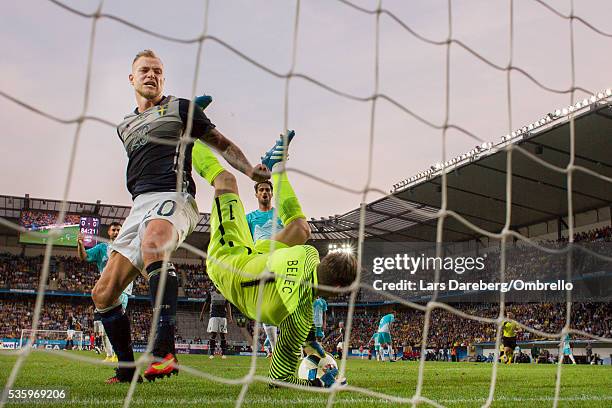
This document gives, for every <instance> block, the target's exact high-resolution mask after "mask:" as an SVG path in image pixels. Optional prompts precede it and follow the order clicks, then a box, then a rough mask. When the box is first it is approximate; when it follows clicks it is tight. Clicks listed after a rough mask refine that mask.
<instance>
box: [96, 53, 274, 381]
mask: <svg viewBox="0 0 612 408" xmlns="http://www.w3.org/2000/svg"><path fill="white" fill-rule="evenodd" d="M128 79H129V82H130V84H131V86H132V87H133V88H134V92H135V97H136V104H137V106H136V108H135V109H134V111H133V112H131V113H129V114H128V115H127V116H126V117H125V119H124V120H123V122H122V123H121V124H120V125H119V126H118V127H117V134H118V136H119V138H120V140H121V141H122V143H123V145H124V148H125V150H126V152H127V156H128V166H127V172H126V175H127V188H128V191H129V192H130V193H131V195H132V199H133V200H134V204H133V206H132V209H131V211H130V214H129V215H128V217H127V218H126V219H125V221H124V224H123V228H122V229H121V232H120V233H119V235H118V236H117V238H116V239H115V242H114V243H113V246H112V253H111V255H110V258H109V260H108V263H107V265H106V269H105V271H104V273H103V274H102V275H101V276H100V279H99V280H98V282H97V283H96V285H95V287H94V289H93V291H92V296H93V299H94V303H95V304H96V308H97V309H98V311H99V312H100V314H101V316H102V323H103V324H104V329H105V330H106V333H107V334H108V337H109V339H110V341H111V343H112V345H113V348H114V350H115V352H116V353H117V356H118V358H119V361H120V362H127V363H129V362H133V361H134V352H133V349H132V339H131V328H130V321H129V320H128V318H127V316H126V315H125V311H124V310H123V308H122V306H121V301H120V300H119V297H120V295H121V293H122V292H123V290H124V289H125V288H126V287H127V286H128V285H129V284H130V282H132V281H133V280H134V278H135V277H136V276H137V275H138V274H139V273H142V274H143V275H144V276H145V277H146V278H147V279H148V280H149V290H150V297H151V303H152V304H153V305H154V304H155V303H156V300H157V293H158V287H159V286H160V284H159V282H160V279H162V275H164V278H165V285H164V288H163V289H162V290H160V299H159V300H160V310H159V321H158V322H156V324H157V336H156V337H155V341H154V345H153V356H154V357H155V358H156V360H155V361H154V362H152V363H151V364H150V365H149V367H148V368H147V369H146V370H145V372H144V376H145V378H147V379H148V380H155V379H156V378H162V377H165V376H168V375H170V374H176V373H178V364H177V359H176V350H175V345H174V338H175V326H176V308H177V297H178V277H177V273H176V269H175V267H174V265H173V264H172V263H171V262H169V261H167V260H168V259H169V258H170V255H171V254H172V252H173V251H174V250H176V249H177V248H178V247H179V246H180V245H181V244H182V243H183V241H184V240H185V239H186V238H187V236H189V234H191V232H192V231H193V229H194V228H195V226H196V225H197V223H198V220H199V218H200V216H199V213H198V208H197V205H196V201H195V198H194V197H195V183H194V181H193V178H192V177H191V151H192V150H191V143H189V144H188V145H181V144H180V143H179V142H180V139H181V137H182V136H183V133H184V132H185V130H186V128H187V127H190V129H191V133H190V135H189V136H191V137H193V138H196V139H200V140H202V141H203V142H205V143H207V144H209V145H210V146H212V147H213V148H215V149H216V150H217V151H218V152H220V154H221V155H222V156H223V157H224V158H225V160H227V161H228V163H230V164H231V165H232V166H233V167H234V168H236V169H237V170H239V171H241V172H243V173H244V174H246V175H247V176H248V177H250V178H252V179H253V181H263V180H265V179H267V178H269V177H270V175H269V172H267V171H260V170H261V169H260V168H259V167H257V168H255V167H253V166H251V164H250V163H249V161H248V160H247V159H246V157H245V156H244V154H243V153H242V151H241V150H240V149H239V148H238V147H237V146H236V145H235V144H234V143H232V142H231V141H230V140H229V139H227V138H226V137H225V136H224V135H223V134H222V133H221V132H219V131H218V130H216V129H215V126H214V125H213V124H212V123H211V122H210V120H209V119H208V118H207V117H206V115H205V114H204V113H203V111H202V109H195V106H194V107H192V109H190V106H191V102H190V101H189V100H187V99H180V98H176V97H174V96H171V95H164V94H163V91H164V84H165V76H164V65H163V63H162V61H161V59H160V58H159V57H158V56H157V55H156V54H155V53H154V52H153V51H151V50H144V51H141V52H139V53H138V54H137V55H136V57H135V58H134V60H133V61H132V67H131V73H130V74H129V76H128ZM190 110H191V111H192V118H191V121H190V120H189V115H190ZM189 122H191V123H189ZM180 159H182V162H181V160H180ZM180 170H182V174H179V171H180ZM179 177H180V178H181V179H182V183H181V184H178V185H177V182H178V178H179ZM134 372H135V368H134V367H120V368H119V369H118V370H117V371H116V374H115V376H113V377H111V378H109V379H108V380H107V382H108V383H118V382H127V381H131V380H132V378H133V377H134Z"/></svg>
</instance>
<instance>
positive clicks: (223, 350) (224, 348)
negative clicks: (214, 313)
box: [221, 339, 227, 356]
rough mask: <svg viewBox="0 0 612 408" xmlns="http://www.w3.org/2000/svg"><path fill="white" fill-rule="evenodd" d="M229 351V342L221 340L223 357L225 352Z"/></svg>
mask: <svg viewBox="0 0 612 408" xmlns="http://www.w3.org/2000/svg"><path fill="white" fill-rule="evenodd" d="M226 350H227V341H225V339H221V355H222V356H224V355H225V351H226Z"/></svg>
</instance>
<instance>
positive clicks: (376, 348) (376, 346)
mask: <svg viewBox="0 0 612 408" xmlns="http://www.w3.org/2000/svg"><path fill="white" fill-rule="evenodd" d="M378 338H379V333H378V332H376V333H374V334H373V335H372V337H371V338H370V341H368V344H367V345H366V348H370V343H372V341H373V342H374V353H375V354H376V356H375V357H376V361H381V354H380V342H379V341H378Z"/></svg>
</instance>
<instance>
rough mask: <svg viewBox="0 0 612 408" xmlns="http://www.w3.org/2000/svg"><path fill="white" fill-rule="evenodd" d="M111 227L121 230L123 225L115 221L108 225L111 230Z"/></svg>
mask: <svg viewBox="0 0 612 408" xmlns="http://www.w3.org/2000/svg"><path fill="white" fill-rule="evenodd" d="M111 227H119V228H121V223H120V222H117V221H113V222H111V223H110V224H108V228H111Z"/></svg>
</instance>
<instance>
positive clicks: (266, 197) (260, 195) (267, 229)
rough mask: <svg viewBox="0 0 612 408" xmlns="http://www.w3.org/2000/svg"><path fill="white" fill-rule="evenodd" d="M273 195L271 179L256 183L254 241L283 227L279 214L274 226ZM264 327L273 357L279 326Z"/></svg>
mask: <svg viewBox="0 0 612 408" xmlns="http://www.w3.org/2000/svg"><path fill="white" fill-rule="evenodd" d="M273 196H274V191H273V187H272V182H270V180H265V181H262V182H259V183H255V198H257V205H258V207H259V208H257V209H256V210H255V211H251V212H250V213H248V214H247V215H246V219H247V223H248V224H249V230H250V231H251V236H252V237H253V242H257V241H259V240H260V239H271V238H272V232H273V231H276V232H279V231H280V230H282V229H283V223H282V222H281V220H280V218H278V214H277V216H276V227H275V226H274V223H275V222H274V220H273V218H274V207H272V199H273ZM263 329H264V332H265V333H266V341H267V342H268V343H269V344H270V346H269V347H270V352H269V353H267V354H268V355H267V357H272V353H274V347H276V340H277V338H278V327H276V326H272V325H269V324H266V323H263Z"/></svg>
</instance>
